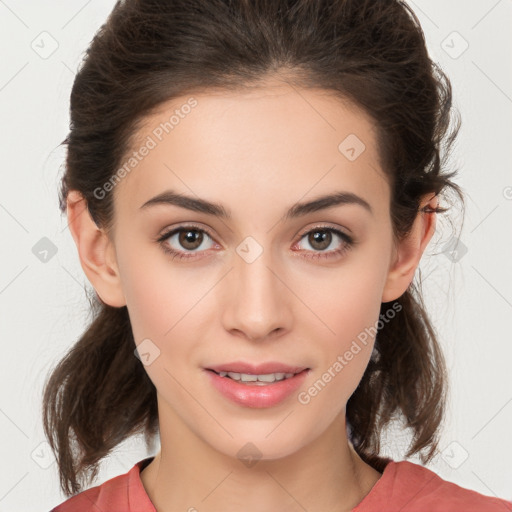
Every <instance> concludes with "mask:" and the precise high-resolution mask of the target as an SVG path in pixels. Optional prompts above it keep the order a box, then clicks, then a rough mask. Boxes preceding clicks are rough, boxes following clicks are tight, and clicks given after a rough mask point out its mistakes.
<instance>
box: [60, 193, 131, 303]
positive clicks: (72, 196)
mask: <svg viewBox="0 0 512 512" xmlns="http://www.w3.org/2000/svg"><path fill="white" fill-rule="evenodd" d="M66 206H67V216H68V223H69V230H70V231H71V235H72V237H73V240H74V241H75V244H76V246H77V249H78V255H79V258H80V264H81V266H82V269H83V270H84V272H85V274H86V276H87V279H88V280H89V282H90V283H91V284H92V286H93V287H94V289H95V290H96V293H97V294H98V295H99V297H100V298H101V300H102V301H103V302H105V303H106V304H108V305H110V306H113V307H121V306H124V305H126V300H125V298H124V294H123V292H122V287H121V279H120V276H119V271H118V268H117V264H116V258H115V248H114V246H113V244H112V242H111V240H110V239H109V238H108V236H107V234H106V233H105V232H104V231H103V230H102V229H100V228H98V226H97V225H96V223H95V222H94V221H93V220H92V217H91V215H90V213H89V210H88V208H87V201H86V200H85V199H84V198H83V196H82V195H81V194H80V193H79V192H78V191H76V190H71V191H70V192H69V193H68V196H67V200H66Z"/></svg>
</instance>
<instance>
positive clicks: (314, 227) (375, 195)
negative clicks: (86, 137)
mask: <svg viewBox="0 0 512 512" xmlns="http://www.w3.org/2000/svg"><path fill="white" fill-rule="evenodd" d="M187 102H188V103H187ZM185 105H191V107H190V108H188V107H185ZM176 111H178V113H176ZM173 114H174V115H175V117H174V118H173V121H172V122H173V126H170V125H169V124H167V125H165V123H166V122H167V123H169V119H170V118H171V116H172V115H173ZM163 126H164V127H166V128H165V129H164V128H162V127H163ZM347 137H348V139H347ZM362 144H364V151H362V152H361V149H362V148H363V146H362ZM143 145H145V146H146V148H148V150H147V151H145V150H140V151H139V156H140V158H138V159H137V162H136V165H133V168H132V170H131V171H130V172H129V173H126V176H125V177H124V178H123V179H122V180H121V181H120V182H119V183H118V184H117V185H116V186H115V189H114V198H115V203H114V204H115V230H114V233H113V238H112V242H113V245H114V247H115V255H116V261H117V265H118V271H119V275H120V279H121V286H122V293H123V294H124V297H125V300H126V305H127V308H128V311H129V315H130V320H131V323H132V328H133V333H134V338H135V342H136V344H137V345H138V344H140V343H141V342H143V340H146V341H144V343H145V345H144V347H145V348H146V352H147V353H148V354H149V356H146V359H147V362H148V363H149V364H147V365H145V369H146V371H147V373H148V375H149V377H150V379H151V380H152V382H153V383H154V385H155V387H156V389H157V393H158V403H159V414H160V421H161V429H162V421H164V418H165V421H166V422H167V423H166V427H165V428H176V429H177V428H181V429H187V431H189V432H193V433H194V434H195V435H196V436H197V437H198V438H199V439H201V440H202V441H204V442H206V443H208V444H209V445H211V446H212V447H214V448H215V449H217V450H218V451H220V452H222V453H224V454H226V455H230V456H236V454H237V452H238V450H239V449H240V448H241V447H242V446H244V445H245V443H247V442H252V443H253V444H254V445H256V446H257V448H258V449H259V450H260V452H261V453H262V454H263V458H268V459H273V458H278V457H283V456H286V455H288V454H291V453H294V452H296V451H297V450H299V449H300V448H301V447H303V446H305V445H306V444H308V443H310V442H312V441H313V440H315V439H316V438H318V437H319V436H320V435H321V434H322V433H323V432H325V431H326V429H328V427H329V426H330V425H332V424H333V421H334V420H335V419H336V418H339V417H341V416H343V417H344V415H345V406H346V402H347V400H348V399H349V397H350V396H351V394H352V393H353V392H354V390H355V388H356V387H357V385H358V383H359V381H360V380H361V377H362V375H363V373H364V371H365V368H366V366H367V364H368V361H369V358H370V356H371V352H372V349H373V344H374V339H373V338H372V336H371V335H370V336H368V332H369V331H368V330H369V329H371V328H372V327H373V326H375V324H376V322H377V321H378V319H379V312H380V305H381V302H382V298H383V290H384V286H385V283H386V276H387V272H388V269H389V266H390V261H391V259H392V256H393V247H392V229H391V221H390V211H389V205H390V190H389V185H388V182H387V181H386V179H385V177H384V175H383V173H382V171H381V169H380V167H379V165H380V164H379V158H378V153H377V147H376V140H375V134H374V125H373V124H372V121H371V120H370V119H369V118H368V117H367V116H366V115H365V114H364V113H363V112H362V111H359V110H357V109H356V108H355V107H353V106H351V105H349V104H344V103H342V102H341V101H340V100H339V99H336V98H334V97H333V96H330V95H328V94H326V93H325V92H322V91H313V90H307V91H305V90H301V91H300V94H299V93H298V92H297V90H295V89H293V88H291V87H289V86H285V85H267V86H265V87H262V88H260V89H258V90H254V91H251V92H243V93H242V92H241V93H236V94H235V93H232V92H230V93H224V94H221V93H215V94H213V93H212V94H206V93H205V94H197V95H193V99H191V98H190V97H187V96H185V97H183V98H179V99H175V100H173V101H172V103H168V104H165V105H163V106H162V108H161V109H160V110H159V112H158V113H155V114H153V115H152V116H151V117H148V118H147V119H146V120H145V124H144V127H143V128H141V129H140V131H139V132H138V139H137V144H135V146H134V150H139V149H140V148H141V147H142V146H143ZM351 148H353V149H351ZM142 153H144V154H145V155H144V156H142ZM133 163H134V162H132V164H133ZM166 191H167V192H170V191H172V192H173V193H174V194H179V195H181V196H183V197H185V196H186V197H190V198H191V199H192V200H193V201H196V200H202V201H207V202H209V203H214V204H215V205H217V206H219V207H221V208H220V209H222V210H223V211H224V212H225V213H226V216H222V215H220V214H212V212H213V209H210V210H209V211H200V209H199V208H196V209H194V210H192V209H187V208H186V207H185V206H184V204H181V206H178V205H177V204H173V202H172V201H170V202H165V201H163V200H162V201H160V202H159V201H153V202H152V203H149V204H147V205H146V206H144V207H143V205H145V203H147V202H148V201H150V200H151V199H152V198H155V197H156V196H159V195H160V194H162V193H164V192H166ZM335 193H338V194H348V195H347V196H346V197H348V200H347V201H345V202H341V203H339V202H338V203H337V204H331V205H330V206H328V207H324V208H319V206H322V205H317V207H316V208H313V207H311V208H309V209H308V208H303V209H297V208H295V210H291V213H290V214H288V212H289V210H290V209H292V208H293V207H296V206H297V204H299V203H300V204H303V203H309V202H311V201H314V200H316V199H318V198H320V197H322V196H327V195H332V194H335ZM189 204H192V202H190V203H189ZM324 206H325V204H324ZM203 210H204V209H203ZM217 213H219V212H217ZM180 230H181V231H180ZM159 239H160V241H158V240H159ZM371 332H372V333H373V331H371ZM362 333H366V334H365V335H364V334H363V336H362V337H361V335H362ZM365 337H366V340H365V343H363V342H361V339H362V338H365ZM354 342H356V345H354ZM356 346H357V347H358V348H356ZM347 352H351V353H352V357H350V356H348V357H347ZM340 358H341V359H340ZM236 361H238V362H244V363H249V364H254V365H256V364H260V363H266V362H269V361H270V362H279V363H282V364H283V365H288V366H292V367H300V368H307V369H308V370H307V371H305V372H303V374H302V375H301V376H299V377H300V382H299V384H298V385H295V387H294V389H293V391H292V392H291V394H289V395H287V396H285V397H284V398H282V399H281V400H280V401H278V402H277V403H272V404H271V401H270V400H271V398H270V399H268V400H269V401H265V399H262V400H261V401H260V402H258V401H257V399H255V400H256V401H254V400H253V401H252V402H249V401H246V402H244V396H245V395H243V392H242V395H238V396H242V399H241V400H240V401H238V402H237V401H234V400H233V399H231V398H228V397H227V396H225V395H224V394H223V393H222V392H220V391H219V390H218V388H217V387H216V386H215V385H214V384H213V378H212V377H213V375H212V372H211V371H209V370H206V369H207V368H212V367H218V366H221V367H222V366H223V365H225V364H226V363H229V362H236ZM341 361H343V363H342V362H341ZM340 366H341V368H340ZM328 373H330V378H329V375H327V374H328ZM221 378H222V379H227V378H228V377H215V379H217V380H218V379H221ZM296 378H297V377H294V379H296ZM237 386H248V385H246V384H237ZM254 386H255V385H252V386H251V387H253V389H254ZM281 387H282V386H281ZM237 389H238V388H237ZM258 389H259V390H263V389H264V387H263V386H258ZM315 389H316V391H315ZM268 396H270V397H272V396H273V395H272V393H271V392H269V393H268V395H267V397H268ZM274 398H275V397H274ZM269 404H271V405H269ZM292 412H293V414H291V413H292ZM283 418H286V419H285V420H284V421H283ZM278 424H279V427H277V428H276V425H278ZM270 432H272V434H271V435H269V433H270Z"/></svg>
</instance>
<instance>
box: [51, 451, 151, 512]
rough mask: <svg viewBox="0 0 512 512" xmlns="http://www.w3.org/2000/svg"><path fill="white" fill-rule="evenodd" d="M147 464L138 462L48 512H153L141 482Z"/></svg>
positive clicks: (147, 460) (143, 461)
mask: <svg viewBox="0 0 512 512" xmlns="http://www.w3.org/2000/svg"><path fill="white" fill-rule="evenodd" d="M150 460H151V459H144V460H142V461H139V462H137V463H136V464H135V465H134V466H133V467H132V469H130V471H128V472H127V473H125V474H123V475H118V476H116V477H114V478H111V479H110V480H107V481H106V482H104V483H103V484H101V485H97V486H95V487H91V488H90V489H87V490H85V491H82V492H80V493H78V494H76V495H75V496H72V497H71V498H69V499H67V500H66V501H64V502H63V503H61V504H60V505H58V506H57V507H55V508H53V509H52V510H51V511H50V512H98V510H105V511H107V510H108V511H109V512H156V511H155V508H154V506H153V504H152V503H151V501H150V500H149V497H148V496H147V494H146V492H145V490H144V487H143V485H142V481H141V479H140V472H141V471H142V468H143V467H144V466H145V465H146V464H147V463H149V461H150Z"/></svg>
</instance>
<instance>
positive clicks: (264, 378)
mask: <svg viewBox="0 0 512 512" xmlns="http://www.w3.org/2000/svg"><path fill="white" fill-rule="evenodd" d="M219 375H220V376H221V377H226V376H228V377H230V378H232V379H233V380H237V381H241V382H265V383H270V382H274V381H276V380H277V381H279V380H284V379H289V378H290V377H293V375H294V374H293V373H267V374H264V375H252V374H250V373H236V372H219Z"/></svg>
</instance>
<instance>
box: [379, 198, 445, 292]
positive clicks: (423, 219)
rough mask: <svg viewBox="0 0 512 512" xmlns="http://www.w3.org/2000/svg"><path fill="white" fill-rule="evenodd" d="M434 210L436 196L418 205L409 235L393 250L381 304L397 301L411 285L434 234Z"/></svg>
mask: <svg viewBox="0 0 512 512" xmlns="http://www.w3.org/2000/svg"><path fill="white" fill-rule="evenodd" d="M435 208H437V196H436V195H434V197H432V195H431V194H430V195H429V196H428V199H427V200H426V201H425V200H424V201H423V202H422V203H421V204H420V211H419V213H418V214H417V216H416V219H415V220H414V223H413V226H412V228H411V231H410V233H409V235H408V236H407V237H405V238H404V239H403V240H401V241H400V242H399V244H398V246H397V247H396V248H395V250H394V258H393V259H392V263H391V266H390V269H389V271H388V276H387V279H386V283H385V285H384V289H383V292H382V302H390V301H392V300H396V299H398V298H399V297H400V296H401V295H403V294H404V293H405V292H406V290H407V288H408V287H409V285H410V284H411V282H412V280H413V278H414V273H415V272H416V269H417V267H418V265H419V263H420V260H421V257H422V255H423V252H424V251H425V249H426V247H427V245H428V243H429V242H430V239H431V238H432V236H433V235H434V233H435V228H436V212H435V211H433V210H435Z"/></svg>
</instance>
